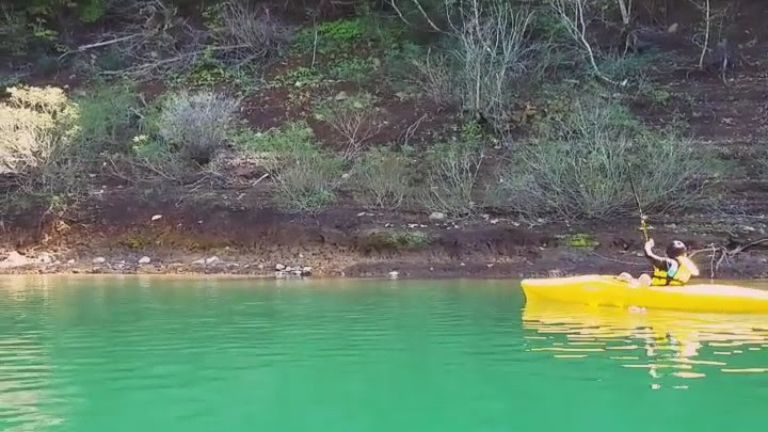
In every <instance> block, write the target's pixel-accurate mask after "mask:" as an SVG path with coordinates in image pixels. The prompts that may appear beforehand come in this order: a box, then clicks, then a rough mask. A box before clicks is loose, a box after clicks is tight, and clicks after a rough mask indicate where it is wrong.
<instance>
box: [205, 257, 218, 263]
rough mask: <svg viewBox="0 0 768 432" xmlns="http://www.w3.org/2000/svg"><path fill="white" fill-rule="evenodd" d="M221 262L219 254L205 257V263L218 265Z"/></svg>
mask: <svg viewBox="0 0 768 432" xmlns="http://www.w3.org/2000/svg"><path fill="white" fill-rule="evenodd" d="M220 262H221V259H220V258H219V257H217V256H212V257H210V258H206V259H205V265H216V264H218V263H220Z"/></svg>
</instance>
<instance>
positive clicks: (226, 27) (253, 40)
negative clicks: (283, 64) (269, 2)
mask: <svg viewBox="0 0 768 432" xmlns="http://www.w3.org/2000/svg"><path fill="white" fill-rule="evenodd" d="M221 18H222V21H223V28H222V29H221V32H222V34H223V37H224V39H225V41H226V43H227V44H229V45H233V46H237V45H239V46H243V47H244V49H246V50H247V51H248V52H249V54H250V55H252V56H253V57H257V58H267V57H273V56H275V55H277V54H279V53H280V51H281V50H282V49H283V48H284V47H285V46H286V45H287V44H288V42H289V41H290V39H291V37H292V36H293V30H294V29H293V28H292V27H290V26H288V25H287V24H286V23H284V22H282V21H281V20H280V19H279V18H277V17H276V16H274V14H273V13H272V12H271V11H270V9H269V8H267V7H264V6H258V5H257V3H256V2H255V1H252V0H234V1H229V2H227V3H224V5H223V6H222V9H221Z"/></svg>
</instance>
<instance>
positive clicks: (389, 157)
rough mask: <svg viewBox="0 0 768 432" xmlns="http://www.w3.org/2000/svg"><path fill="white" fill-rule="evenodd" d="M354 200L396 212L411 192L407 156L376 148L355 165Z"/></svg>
mask: <svg viewBox="0 0 768 432" xmlns="http://www.w3.org/2000/svg"><path fill="white" fill-rule="evenodd" d="M354 171H355V174H354V175H355V177H354V178H355V181H356V183H357V185H358V187H359V189H360V190H359V191H358V193H356V198H357V199H358V200H359V201H361V202H362V203H364V204H365V205H367V206H370V207H378V208H382V209H397V208H399V207H400V206H401V205H402V204H403V202H404V201H405V200H406V198H408V196H409V195H410V194H411V192H412V184H411V183H412V177H413V174H412V167H411V164H410V161H409V160H408V157H407V155H405V154H402V153H398V152H395V151H394V150H391V149H382V148H375V149H372V150H370V151H368V152H366V153H365V155H364V156H363V157H362V158H361V159H360V161H359V162H358V163H357V165H356V166H355V170H354Z"/></svg>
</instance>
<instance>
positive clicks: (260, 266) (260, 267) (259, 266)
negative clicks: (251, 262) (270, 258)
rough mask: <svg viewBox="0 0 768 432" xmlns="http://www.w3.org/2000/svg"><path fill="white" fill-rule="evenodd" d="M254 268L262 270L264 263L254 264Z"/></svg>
mask: <svg viewBox="0 0 768 432" xmlns="http://www.w3.org/2000/svg"><path fill="white" fill-rule="evenodd" d="M256 268H257V269H259V270H264V264H259V265H258V266H256Z"/></svg>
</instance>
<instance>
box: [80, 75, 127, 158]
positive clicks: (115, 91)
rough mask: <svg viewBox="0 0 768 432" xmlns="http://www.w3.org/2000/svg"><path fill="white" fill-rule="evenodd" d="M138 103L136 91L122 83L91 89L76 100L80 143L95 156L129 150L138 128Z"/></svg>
mask: <svg viewBox="0 0 768 432" xmlns="http://www.w3.org/2000/svg"><path fill="white" fill-rule="evenodd" d="M138 102H139V101H138V98H136V96H135V93H134V91H133V89H132V88H131V87H130V86H128V85H121V84H119V83H114V84H111V85H109V86H102V87H97V88H94V89H91V90H89V91H87V93H86V94H85V95H84V96H81V97H79V98H77V99H76V103H77V105H78V107H79V109H80V117H79V121H78V123H79V125H80V141H81V143H83V144H84V145H85V146H86V147H87V148H88V150H89V151H90V152H92V153H101V152H104V151H106V152H109V153H124V152H126V151H127V150H129V149H130V145H129V141H130V139H131V138H132V137H133V136H134V135H135V132H136V128H137V126H138V125H137V124H136V121H135V117H136V113H137V112H138V110H139V104H138Z"/></svg>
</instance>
